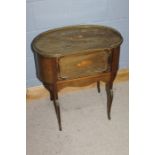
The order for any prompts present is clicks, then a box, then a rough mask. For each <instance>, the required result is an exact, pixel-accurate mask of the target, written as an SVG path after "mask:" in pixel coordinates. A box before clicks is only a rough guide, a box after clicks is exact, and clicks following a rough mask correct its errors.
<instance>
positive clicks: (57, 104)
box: [52, 86, 62, 131]
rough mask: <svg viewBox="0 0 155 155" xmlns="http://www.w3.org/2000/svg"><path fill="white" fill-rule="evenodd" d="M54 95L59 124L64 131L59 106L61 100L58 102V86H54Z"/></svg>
mask: <svg viewBox="0 0 155 155" xmlns="http://www.w3.org/2000/svg"><path fill="white" fill-rule="evenodd" d="M52 97H53V103H54V108H55V112H56V116H57V120H58V124H59V130H60V131H62V126H61V115H60V106H59V102H58V93H57V89H56V86H54V87H53V91H52Z"/></svg>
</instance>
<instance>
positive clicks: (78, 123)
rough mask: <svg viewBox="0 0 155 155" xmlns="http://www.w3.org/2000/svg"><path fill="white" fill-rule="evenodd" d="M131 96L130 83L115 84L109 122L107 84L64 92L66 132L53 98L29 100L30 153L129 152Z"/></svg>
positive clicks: (105, 154) (108, 154)
mask: <svg viewBox="0 0 155 155" xmlns="http://www.w3.org/2000/svg"><path fill="white" fill-rule="evenodd" d="M128 96H129V90H128V82H121V83H116V84H114V100H113V105H112V111H111V115H112V120H111V121H109V120H108V119H107V115H106V92H105V88H104V86H103V85H101V93H97V89H96V88H91V89H86V90H81V91H76V92H70V93H66V94H62V95H60V96H59V103H60V105H61V107H60V108H61V117H62V129H63V130H62V131H59V130H58V124H57V119H56V115H55V111H54V106H53V103H52V102H51V101H50V100H49V98H44V99H40V100H35V101H32V102H31V103H27V155H128V154H129V148H128V147H129V142H128V128H129V120H128V117H129V109H128V103H129V98H128Z"/></svg>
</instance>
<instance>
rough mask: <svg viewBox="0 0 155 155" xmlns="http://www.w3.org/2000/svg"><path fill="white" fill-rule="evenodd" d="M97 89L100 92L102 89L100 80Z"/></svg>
mask: <svg viewBox="0 0 155 155" xmlns="http://www.w3.org/2000/svg"><path fill="white" fill-rule="evenodd" d="M97 90H98V93H100V91H101V89H100V81H97Z"/></svg>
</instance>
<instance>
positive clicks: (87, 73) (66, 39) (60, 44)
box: [32, 25, 123, 130]
mask: <svg viewBox="0 0 155 155" xmlns="http://www.w3.org/2000/svg"><path fill="white" fill-rule="evenodd" d="M122 41H123V38H122V36H121V34H120V33H119V32H118V31H116V30H115V29H113V28H110V27H106V26H99V25H77V26H68V27H63V28H58V29H53V30H49V31H47V32H44V33H41V34H40V35H38V36H37V37H36V38H35V39H34V40H33V42H32V50H33V52H34V58H35V65H36V74H37V77H38V78H39V79H40V81H42V83H43V85H44V86H45V88H47V90H48V91H49V92H50V99H51V100H52V101H53V102H54V107H55V111H56V115H57V119H58V124H59V130H62V126H61V116H60V107H59V102H58V91H60V90H61V89H62V88H64V87H67V86H78V87H79V86H86V85H89V84H92V83H94V82H96V83H97V90H98V92H100V81H103V82H105V83H106V93H107V115H108V119H111V117H110V111H111V105H112V100H113V91H112V86H113V81H114V79H115V77H116V74H117V70H118V65H119V54H120V45H121V43H122Z"/></svg>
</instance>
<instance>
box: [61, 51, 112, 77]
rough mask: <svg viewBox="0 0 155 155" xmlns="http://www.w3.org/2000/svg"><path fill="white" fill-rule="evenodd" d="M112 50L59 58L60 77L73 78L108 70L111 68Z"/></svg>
mask: <svg viewBox="0 0 155 155" xmlns="http://www.w3.org/2000/svg"><path fill="white" fill-rule="evenodd" d="M110 61H111V51H109V50H104V51H97V52H93V53H89V54H81V55H80V54H78V55H71V56H66V57H62V58H60V59H59V69H60V73H59V78H60V79H73V78H79V77H84V76H90V75H95V74H99V73H102V72H108V71H110V69H111V67H110V66H111V62H110Z"/></svg>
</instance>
